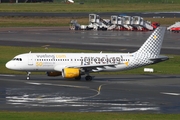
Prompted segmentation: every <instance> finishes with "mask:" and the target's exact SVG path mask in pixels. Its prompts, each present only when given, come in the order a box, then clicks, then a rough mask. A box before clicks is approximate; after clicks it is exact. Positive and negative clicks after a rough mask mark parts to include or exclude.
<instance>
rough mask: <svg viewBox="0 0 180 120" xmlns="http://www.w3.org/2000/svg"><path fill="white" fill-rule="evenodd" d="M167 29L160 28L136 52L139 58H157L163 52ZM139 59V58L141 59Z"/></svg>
mask: <svg viewBox="0 0 180 120" xmlns="http://www.w3.org/2000/svg"><path fill="white" fill-rule="evenodd" d="M164 33H165V27H158V28H156V30H155V31H154V32H153V33H152V34H151V35H150V37H149V38H148V39H147V40H146V42H145V43H144V44H143V45H142V46H141V47H140V48H139V50H138V51H137V52H136V53H137V55H138V56H139V57H142V56H143V57H146V58H147V57H148V58H156V57H158V56H159V54H160V51H161V46H162V42H163V39H164ZM139 57H138V58H139Z"/></svg>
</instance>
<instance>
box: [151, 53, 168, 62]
mask: <svg viewBox="0 0 180 120" xmlns="http://www.w3.org/2000/svg"><path fill="white" fill-rule="evenodd" d="M168 59H169V57H167V56H163V55H160V56H159V57H158V58H151V59H149V60H151V61H153V62H154V63H158V62H161V61H165V60H168Z"/></svg>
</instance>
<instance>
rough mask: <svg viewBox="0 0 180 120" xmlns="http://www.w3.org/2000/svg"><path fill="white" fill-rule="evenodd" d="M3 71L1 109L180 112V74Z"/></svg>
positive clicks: (0, 79)
mask: <svg viewBox="0 0 180 120" xmlns="http://www.w3.org/2000/svg"><path fill="white" fill-rule="evenodd" d="M95 76H96V77H95V78H94V80H93V81H92V82H87V81H85V80H81V81H75V80H67V79H66V80H65V79H63V78H61V77H53V78H51V77H47V76H45V75H32V77H31V80H25V75H0V93H1V94H0V96H1V97H0V98H1V99H0V110H11V111H62V112H148V113H180V102H179V99H180V92H179V91H180V81H179V79H180V75H150V74H149V75H128V76H127V75H112V76H110V75H95Z"/></svg>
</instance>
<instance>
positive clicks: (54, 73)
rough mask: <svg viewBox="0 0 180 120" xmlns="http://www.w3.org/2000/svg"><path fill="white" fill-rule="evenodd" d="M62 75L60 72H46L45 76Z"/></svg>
mask: <svg viewBox="0 0 180 120" xmlns="http://www.w3.org/2000/svg"><path fill="white" fill-rule="evenodd" d="M60 75H62V73H61V72H47V76H60Z"/></svg>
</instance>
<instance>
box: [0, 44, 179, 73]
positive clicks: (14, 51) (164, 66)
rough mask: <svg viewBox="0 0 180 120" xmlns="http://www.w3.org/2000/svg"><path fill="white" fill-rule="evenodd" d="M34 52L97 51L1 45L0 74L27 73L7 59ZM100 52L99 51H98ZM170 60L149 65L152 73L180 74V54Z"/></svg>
mask: <svg viewBox="0 0 180 120" xmlns="http://www.w3.org/2000/svg"><path fill="white" fill-rule="evenodd" d="M29 51H32V52H73V53H74V52H76V53H77V52H80V53H81V52H84V53H86V52H96V51H89V50H74V49H59V48H49V49H44V48H37V47H10V46H0V55H1V56H0V60H1V61H0V68H1V70H0V74H25V72H17V71H12V70H8V69H7V68H6V67H5V64H6V62H7V61H9V60H11V59H12V58H13V57H14V56H16V55H18V54H21V53H28V52H29ZM98 52H99V51H98ZM169 57H171V58H170V60H168V61H165V62H161V63H158V64H154V65H150V66H148V67H151V68H154V73H151V74H180V62H179V60H180V56H178V55H170V56H169ZM101 74H145V73H144V72H143V68H138V69H134V70H129V71H120V72H103V73H101Z"/></svg>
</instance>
